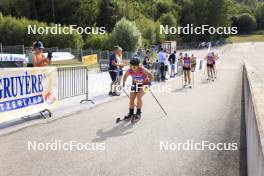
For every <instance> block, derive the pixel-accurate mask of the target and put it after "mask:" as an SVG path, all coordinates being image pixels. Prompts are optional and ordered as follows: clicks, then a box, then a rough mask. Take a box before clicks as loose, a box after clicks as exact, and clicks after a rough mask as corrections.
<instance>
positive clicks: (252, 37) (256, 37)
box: [227, 30, 264, 43]
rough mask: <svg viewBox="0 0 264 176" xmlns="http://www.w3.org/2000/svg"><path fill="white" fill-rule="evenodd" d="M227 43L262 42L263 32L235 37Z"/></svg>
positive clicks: (263, 39)
mask: <svg viewBox="0 0 264 176" xmlns="http://www.w3.org/2000/svg"><path fill="white" fill-rule="evenodd" d="M227 41H228V42H232V43H242V42H264V30H259V31H255V32H253V33H252V34H247V35H235V36H231V37H229V38H228V39H227Z"/></svg>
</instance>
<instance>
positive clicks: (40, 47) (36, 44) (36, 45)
mask: <svg viewBox="0 0 264 176" xmlns="http://www.w3.org/2000/svg"><path fill="white" fill-rule="evenodd" d="M33 47H35V48H38V49H44V46H43V44H42V42H41V41H37V42H35V43H34V44H33Z"/></svg>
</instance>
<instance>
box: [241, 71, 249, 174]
mask: <svg viewBox="0 0 264 176" xmlns="http://www.w3.org/2000/svg"><path fill="white" fill-rule="evenodd" d="M243 72H244V70H243ZM242 75H244V73H243V74H242ZM241 92H242V93H241V94H242V100H241V121H240V156H239V157H240V160H239V176H247V139H246V119H245V95H244V78H243V76H242V91H241Z"/></svg>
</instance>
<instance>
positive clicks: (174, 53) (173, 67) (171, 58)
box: [169, 51, 176, 77]
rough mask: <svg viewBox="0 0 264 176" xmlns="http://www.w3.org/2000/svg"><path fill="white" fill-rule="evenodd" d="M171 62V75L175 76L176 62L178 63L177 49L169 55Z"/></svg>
mask: <svg viewBox="0 0 264 176" xmlns="http://www.w3.org/2000/svg"><path fill="white" fill-rule="evenodd" d="M169 62H170V66H171V73H170V77H175V63H176V51H174V52H173V53H172V54H171V55H170V56H169Z"/></svg>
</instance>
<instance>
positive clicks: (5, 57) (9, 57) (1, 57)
mask: <svg viewBox="0 0 264 176" xmlns="http://www.w3.org/2000/svg"><path fill="white" fill-rule="evenodd" d="M0 61H23V62H26V61H27V58H26V55H25V54H0Z"/></svg>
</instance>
